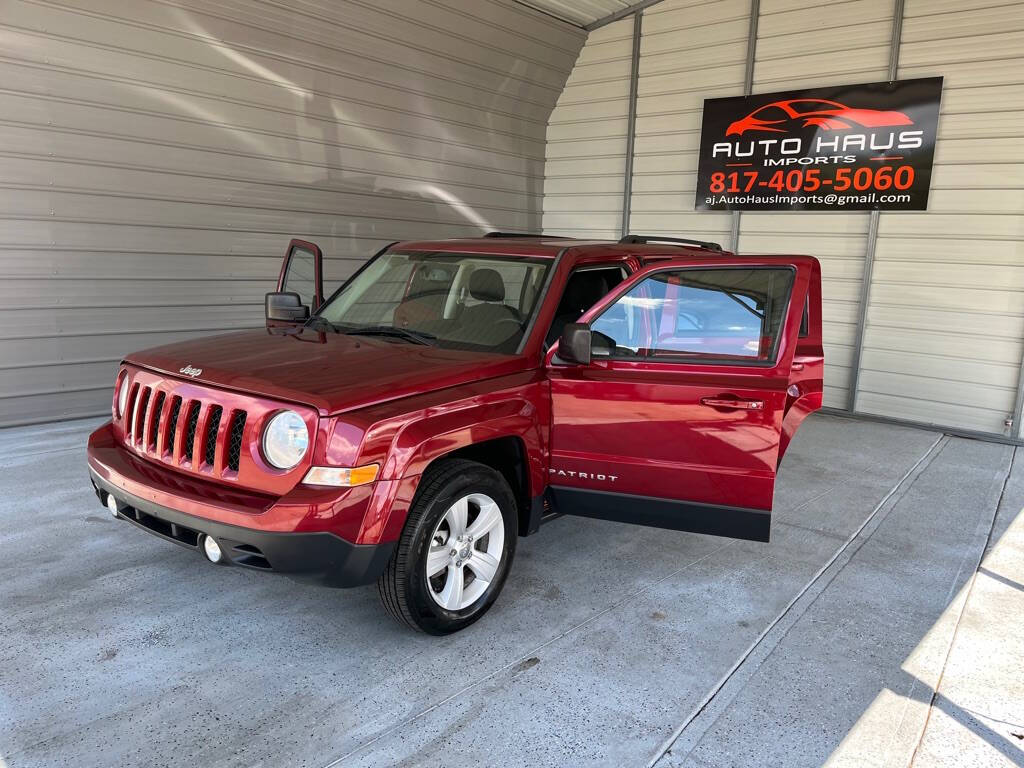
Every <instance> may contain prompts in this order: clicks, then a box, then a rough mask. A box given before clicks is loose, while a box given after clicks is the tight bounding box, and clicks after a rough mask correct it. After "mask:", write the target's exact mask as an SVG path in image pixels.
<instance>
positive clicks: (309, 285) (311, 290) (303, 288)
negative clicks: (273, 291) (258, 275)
mask: <svg viewBox="0 0 1024 768" xmlns="http://www.w3.org/2000/svg"><path fill="white" fill-rule="evenodd" d="M281 290H282V291H289V292H291V293H297V294H299V297H300V298H301V299H302V303H303V304H305V305H306V306H311V305H312V304H313V301H314V298H313V297H314V296H315V294H316V255H315V254H314V253H313V252H312V251H310V250H309V249H308V248H303V247H301V246H295V247H294V248H292V253H291V256H290V257H289V258H288V267H287V271H286V272H285V277H284V284H283V285H282V286H281Z"/></svg>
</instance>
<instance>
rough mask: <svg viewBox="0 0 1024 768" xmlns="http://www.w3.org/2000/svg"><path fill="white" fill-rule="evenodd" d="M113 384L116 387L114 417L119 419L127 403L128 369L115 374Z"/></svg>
mask: <svg viewBox="0 0 1024 768" xmlns="http://www.w3.org/2000/svg"><path fill="white" fill-rule="evenodd" d="M114 386H115V387H116V388H117V411H116V412H115V413H114V418H115V419H120V418H121V417H122V416H124V409H125V407H126V406H127V405H128V389H129V387H128V371H121V373H119V374H118V375H117V383H116V384H115V385H114Z"/></svg>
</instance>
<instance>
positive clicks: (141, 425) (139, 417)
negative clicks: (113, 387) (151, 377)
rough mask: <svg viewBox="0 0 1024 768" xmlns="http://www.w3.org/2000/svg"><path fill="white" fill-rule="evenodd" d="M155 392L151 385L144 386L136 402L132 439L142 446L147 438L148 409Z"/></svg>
mask: <svg viewBox="0 0 1024 768" xmlns="http://www.w3.org/2000/svg"><path fill="white" fill-rule="evenodd" d="M152 393H153V390H152V389H151V388H150V387H144V388H143V390H142V392H141V393H140V394H139V399H138V402H136V404H135V423H134V424H133V425H132V441H133V442H134V443H135V444H137V445H138V446H139V447H140V448H141V447H143V441H144V440H145V439H146V411H147V409H148V408H149V398H150V395H151V394H152Z"/></svg>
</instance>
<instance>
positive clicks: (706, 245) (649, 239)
mask: <svg viewBox="0 0 1024 768" xmlns="http://www.w3.org/2000/svg"><path fill="white" fill-rule="evenodd" d="M646 243H676V244H678V245H695V246H697V247H698V248H703V249H705V250H708V251H721V250H722V246H721V245H719V244H718V243H712V242H710V241H707V240H690V239H689V238H686V237H661V236H660V235H626V236H625V237H624V238H622V239H621V240H619V244H620V245H644V244H646Z"/></svg>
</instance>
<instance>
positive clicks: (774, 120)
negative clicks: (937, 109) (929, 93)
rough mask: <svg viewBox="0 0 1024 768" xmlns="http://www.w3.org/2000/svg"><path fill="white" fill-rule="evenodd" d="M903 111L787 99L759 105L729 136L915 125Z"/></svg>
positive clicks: (820, 100) (738, 122)
mask: <svg viewBox="0 0 1024 768" xmlns="http://www.w3.org/2000/svg"><path fill="white" fill-rule="evenodd" d="M913 124H914V121H913V120H911V119H910V118H909V117H907V116H906V115H905V114H903V113H902V112H888V111H884V110H879V109H857V108H854V107H847V106H845V105H844V104H840V103H839V102H838V101H827V100H825V99H787V100H785V101H775V102H772V103H771V104H765V105H764V106H763V107H758V108H757V109H755V110H754V111H753V112H751V113H750V114H749V115H747V116H746V117H743V118H740V119H739V120H737V121H735V122H734V123H732V124H731V125H730V126H729V129H728V130H727V131H726V132H725V135H726V136H742V135H743V134H744V133H745V132H746V131H766V132H770V133H789V132H790V131H792V130H795V129H800V128H807V127H808V126H817V127H818V128H822V129H824V130H826V131H841V130H844V129H846V128H857V127H861V128H879V127H882V126H889V125H913Z"/></svg>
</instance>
